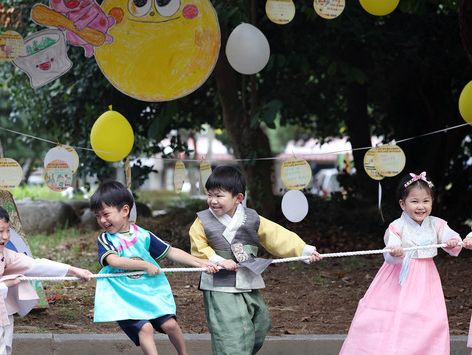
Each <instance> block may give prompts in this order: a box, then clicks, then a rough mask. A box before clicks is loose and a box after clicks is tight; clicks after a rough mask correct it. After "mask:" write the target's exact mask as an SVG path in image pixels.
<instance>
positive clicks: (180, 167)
mask: <svg viewBox="0 0 472 355" xmlns="http://www.w3.org/2000/svg"><path fill="white" fill-rule="evenodd" d="M186 178H187V169H185V164H184V162H183V161H181V160H177V161H176V162H175V169H174V188H175V192H182V187H183V186H184V183H185V179H186Z"/></svg>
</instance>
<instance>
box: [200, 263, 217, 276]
mask: <svg viewBox="0 0 472 355" xmlns="http://www.w3.org/2000/svg"><path fill="white" fill-rule="evenodd" d="M202 267H204V268H206V269H207V270H206V272H208V273H210V274H214V273H217V272H218V271H219V269H218V266H216V265H215V264H213V263H211V262H203V263H202Z"/></svg>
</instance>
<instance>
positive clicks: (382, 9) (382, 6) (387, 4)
mask: <svg viewBox="0 0 472 355" xmlns="http://www.w3.org/2000/svg"><path fill="white" fill-rule="evenodd" d="M399 2H400V0H359V3H360V4H361V6H362V8H363V9H364V10H365V11H367V12H368V13H369V14H371V15H374V16H385V15H388V14H389V13H391V12H393V10H395V9H396V8H397V6H398V3H399Z"/></svg>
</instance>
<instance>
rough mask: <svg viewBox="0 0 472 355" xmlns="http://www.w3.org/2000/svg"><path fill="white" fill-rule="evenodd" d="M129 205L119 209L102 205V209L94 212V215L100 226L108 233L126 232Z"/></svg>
mask: <svg viewBox="0 0 472 355" xmlns="http://www.w3.org/2000/svg"><path fill="white" fill-rule="evenodd" d="M128 214H129V206H128V205H124V206H123V207H122V208H121V209H118V208H117V207H115V206H107V205H105V204H103V205H102V209H101V210H98V211H96V212H95V217H96V218H97V222H98V224H99V225H100V227H101V228H103V229H104V230H106V231H107V232H109V233H112V234H113V233H117V232H126V231H128V229H129V222H128Z"/></svg>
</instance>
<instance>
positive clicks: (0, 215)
mask: <svg viewBox="0 0 472 355" xmlns="http://www.w3.org/2000/svg"><path fill="white" fill-rule="evenodd" d="M0 220H3V221H5V222H7V223H9V222H10V215H9V214H8V212H7V210H6V209H4V208H3V207H0Z"/></svg>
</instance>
